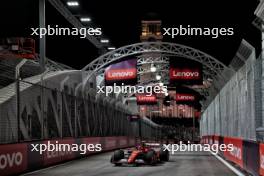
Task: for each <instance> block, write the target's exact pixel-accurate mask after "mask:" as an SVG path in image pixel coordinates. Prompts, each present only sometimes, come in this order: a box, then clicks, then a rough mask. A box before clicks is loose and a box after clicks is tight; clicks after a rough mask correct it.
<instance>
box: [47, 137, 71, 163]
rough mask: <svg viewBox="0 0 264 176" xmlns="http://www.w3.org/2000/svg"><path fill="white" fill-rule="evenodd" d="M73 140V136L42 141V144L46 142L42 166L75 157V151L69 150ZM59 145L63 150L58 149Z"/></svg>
mask: <svg viewBox="0 0 264 176" xmlns="http://www.w3.org/2000/svg"><path fill="white" fill-rule="evenodd" d="M74 141H75V140H74V139H73V138H71V139H63V140H48V141H44V142H43V144H46V147H47V150H46V151H45V152H44V166H46V165H51V164H55V163H59V162H61V161H65V160H69V159H73V158H75V152H73V151H72V150H71V144H73V143H74ZM62 144H66V145H62ZM59 147H64V148H65V150H62V149H61V151H60V149H58V148H59ZM66 149H69V150H66Z"/></svg>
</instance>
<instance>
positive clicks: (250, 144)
mask: <svg viewBox="0 0 264 176" xmlns="http://www.w3.org/2000/svg"><path fill="white" fill-rule="evenodd" d="M201 143H202V144H219V145H220V144H225V145H228V144H233V151H225V152H220V153H219V154H220V155H221V156H222V157H223V158H225V159H226V160H228V161H231V162H232V163H234V164H235V165H237V166H238V167H240V168H241V169H242V170H244V171H246V172H247V173H249V174H251V175H254V176H259V175H260V176H264V144H262V143H259V142H255V141H249V140H243V139H240V138H234V137H225V136H217V135H215V136H214V135H210V136H203V137H202V139H201Z"/></svg>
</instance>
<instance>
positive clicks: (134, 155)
mask: <svg viewBox="0 0 264 176" xmlns="http://www.w3.org/2000/svg"><path fill="white" fill-rule="evenodd" d="M110 161H111V163H113V164H115V165H116V166H121V165H122V164H134V165H140V164H148V165H155V164H157V163H159V162H165V161H169V151H167V150H164V148H163V145H162V144H159V143H142V144H141V145H139V146H137V147H135V148H130V149H126V150H121V149H120V150H116V151H114V153H113V155H112V156H111V160H110Z"/></svg>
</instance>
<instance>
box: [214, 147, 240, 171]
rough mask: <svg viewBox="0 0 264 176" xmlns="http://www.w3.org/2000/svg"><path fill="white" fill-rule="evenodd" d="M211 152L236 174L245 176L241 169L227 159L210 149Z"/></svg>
mask: <svg viewBox="0 0 264 176" xmlns="http://www.w3.org/2000/svg"><path fill="white" fill-rule="evenodd" d="M210 153H211V154H212V155H214V156H215V157H216V158H217V159H218V160H219V161H221V162H222V163H223V164H224V165H225V166H226V167H228V168H229V169H230V170H232V171H233V172H234V173H235V174H236V175H238V176H245V174H243V173H242V172H241V171H240V170H238V169H237V168H235V167H234V166H232V165H231V164H230V163H228V162H227V161H226V160H224V159H223V158H221V157H220V156H218V155H215V154H213V153H212V152H211V151H210Z"/></svg>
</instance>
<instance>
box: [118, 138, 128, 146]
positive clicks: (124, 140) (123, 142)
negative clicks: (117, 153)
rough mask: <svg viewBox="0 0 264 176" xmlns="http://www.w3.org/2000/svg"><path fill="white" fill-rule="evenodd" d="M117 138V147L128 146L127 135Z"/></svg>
mask: <svg viewBox="0 0 264 176" xmlns="http://www.w3.org/2000/svg"><path fill="white" fill-rule="evenodd" d="M118 138H119V147H127V146H128V138H127V137H125V136H124V137H118Z"/></svg>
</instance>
